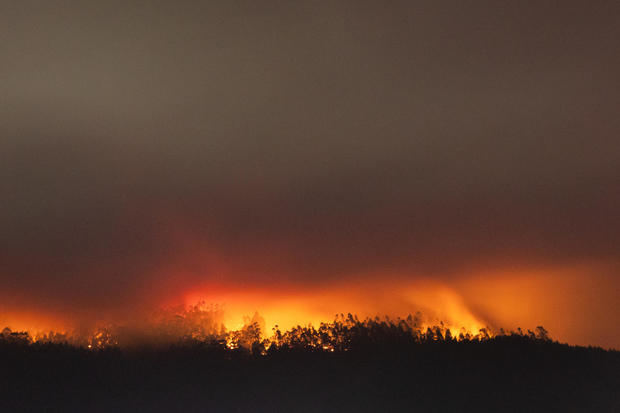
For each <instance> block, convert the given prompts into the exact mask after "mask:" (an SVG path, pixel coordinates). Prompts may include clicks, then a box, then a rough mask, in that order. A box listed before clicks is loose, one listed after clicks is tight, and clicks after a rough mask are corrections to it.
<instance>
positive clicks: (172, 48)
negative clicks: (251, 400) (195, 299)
mask: <svg viewBox="0 0 620 413" xmlns="http://www.w3.org/2000/svg"><path fill="white" fill-rule="evenodd" d="M128 3H130V4H128ZM619 13H620V8H619V7H618V4H617V3H615V2H598V3H597V4H596V5H592V4H589V5H587V4H585V3H583V2H564V3H563V4H561V5H557V4H552V3H551V2H539V3H537V4H536V5H524V4H520V3H514V4H501V3H498V2H491V1H489V2H476V3H475V4H473V3H469V4H460V3H459V2H453V4H447V3H444V4H441V5H440V4H437V2H390V3H382V2H326V3H321V2H288V1H283V2H277V1H274V2H245V1H238V2H224V1H223V2H140V1H137V2H114V1H108V2H92V3H91V2H77V1H75V2H73V1H63V2H28V1H23V2H18V3H12V4H8V3H7V4H5V5H3V6H1V9H0V27H1V29H0V33H1V35H2V39H3V40H2V42H1V44H0V53H1V55H2V64H1V65H0V79H1V80H0V96H1V98H0V116H1V119H0V122H1V123H0V196H1V201H2V202H1V203H0V228H1V229H2V230H1V232H0V282H1V283H2V286H3V287H2V290H1V292H2V295H3V296H4V299H5V303H10V304H5V305H13V306H15V305H34V303H37V305H40V306H43V307H44V308H49V309H51V308H56V309H62V310H63V311H69V310H73V311H78V310H79V311H99V310H103V309H108V308H113V307H115V306H119V305H121V306H127V305H129V303H137V302H141V301H144V300H145V298H144V297H145V292H148V293H146V295H147V296H148V295H149V294H151V295H152V296H157V297H159V296H161V295H165V291H166V288H167V287H169V286H170V285H171V283H172V284H174V283H178V284H182V283H191V282H199V281H202V280H204V279H210V278H217V277H222V275H221V274H222V271H220V270H221V268H223V267H225V268H228V271H226V272H225V274H226V275H225V277H227V278H226V279H227V280H228V281H230V282H238V283H249V284H251V283H261V284H263V283H274V285H276V284H277V283H281V282H283V281H285V282H289V283H293V284H295V283H298V284H302V285H307V284H313V283H323V282H327V281H332V280H340V279H342V278H346V277H353V278H354V277H356V276H358V275H359V274H367V273H375V274H376V272H377V271H379V270H381V269H386V270H390V271H393V272H400V273H402V274H405V275H406V274H426V275H429V274H430V275H433V276H435V277H445V276H448V275H449V276H455V275H458V273H459V272H460V271H462V270H463V269H464V268H472V267H476V268H480V267H484V266H485V265H486V264H485V263H489V265H491V264H492V265H498V266H509V267H514V266H525V267H526V266H528V265H534V266H535V265H553V264H554V263H560V264H561V265H570V263H571V262H575V263H583V262H589V261H596V262H601V261H602V262H607V263H616V264H617V263H618V259H619V256H618V251H617V246H618V245H620V235H619V234H620V219H619V218H618V217H619V215H618V213H617V211H618V207H620V191H619V188H620V175H619V174H618V167H619V166H620V139H618V136H619V133H620V118H619V117H618V116H617V114H618V111H619V109H620V104H619V102H620V100H619V94H618V90H619V86H620V85H619V82H618V75H617V74H618V73H620V57H619V56H620V55H619V54H618V49H617V39H618V38H620V26H619V25H618V23H617V22H618V16H619ZM172 267H174V268H181V269H183V270H184V271H185V273H186V275H183V276H181V275H174V276H175V277H178V278H177V279H174V280H172V281H170V280H168V278H170V277H173V274H167V273H166V272H165V271H164V270H162V269H164V268H172ZM181 272H183V271H181ZM187 274H191V275H187ZM220 281H221V280H220ZM162 285H163V286H166V287H162ZM149 297H150V296H149ZM149 299H150V298H149ZM6 300H8V301H6ZM147 301H148V300H147Z"/></svg>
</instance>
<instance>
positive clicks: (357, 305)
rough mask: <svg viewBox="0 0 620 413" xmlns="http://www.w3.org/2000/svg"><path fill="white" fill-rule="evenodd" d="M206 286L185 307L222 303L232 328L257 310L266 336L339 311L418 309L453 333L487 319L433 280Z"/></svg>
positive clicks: (366, 313) (427, 323)
mask: <svg viewBox="0 0 620 413" xmlns="http://www.w3.org/2000/svg"><path fill="white" fill-rule="evenodd" d="M213 291H215V292H212V291H210V289H209V287H208V286H206V287H203V289H202V290H201V291H196V290H193V291H191V292H189V293H187V294H186V295H185V297H184V300H183V303H184V304H185V305H186V306H192V305H196V304H197V303H200V302H204V303H214V302H215V303H220V304H222V306H223V307H224V308H225V311H224V318H223V320H222V321H223V324H224V325H225V326H226V328H227V329H229V330H238V329H240V328H242V327H243V326H244V325H245V324H246V323H247V320H244V317H246V318H247V315H249V314H254V313H258V314H260V315H261V316H262V318H264V320H265V326H264V329H265V331H263V333H264V334H265V335H266V336H268V335H270V334H271V331H272V330H274V329H275V328H279V329H282V330H288V329H291V328H293V327H295V326H298V325H299V326H308V325H311V326H314V327H318V326H319V325H320V324H321V323H322V322H331V321H333V320H334V316H335V315H338V314H349V313H352V314H356V315H357V316H359V317H360V318H366V317H371V318H372V317H375V316H390V317H394V318H395V317H398V316H407V315H408V314H415V313H417V312H420V313H422V314H423V315H424V319H423V320H422V322H423V327H424V328H426V327H432V326H436V325H440V324H441V325H442V326H443V327H444V329H445V330H447V329H450V330H451V332H452V333H453V334H455V333H456V334H458V333H459V332H467V333H470V334H472V335H475V334H477V333H478V331H479V330H480V329H482V328H485V327H487V323H486V322H485V321H484V320H482V319H481V318H479V317H477V316H476V315H475V314H474V313H473V312H472V311H471V310H470V309H469V308H468V307H467V305H466V304H465V301H464V299H463V298H462V297H461V296H460V295H459V294H458V293H457V292H456V291H455V290H454V289H451V288H449V287H447V286H445V285H442V284H439V283H435V282H431V281H423V282H421V281H417V282H411V283H408V284H404V285H399V286H389V285H388V286H386V285H380V284H377V283H369V284H367V285H358V286H356V287H351V286H348V285H330V286H329V287H323V288H316V289H306V290H304V291H302V292H296V293H291V292H287V291H284V292H280V291H270V290H264V289H255V290H250V289H245V290H243V291H241V292H237V291H234V290H230V291H222V289H221V287H218V288H214V289H213Z"/></svg>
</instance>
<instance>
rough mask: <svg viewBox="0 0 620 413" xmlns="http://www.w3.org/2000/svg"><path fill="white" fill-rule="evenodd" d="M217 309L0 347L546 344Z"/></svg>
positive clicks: (408, 324) (4, 340)
mask: <svg viewBox="0 0 620 413" xmlns="http://www.w3.org/2000/svg"><path fill="white" fill-rule="evenodd" d="M221 316H222V309H221V308H220V307H218V306H208V307H205V306H203V305H197V306H193V307H190V308H189V309H177V310H169V311H160V312H158V313H157V314H155V315H154V316H153V317H151V319H150V320H149V321H145V322H143V323H141V324H140V325H139V326H135V325H134V326H131V327H127V326H117V325H112V324H109V325H103V326H98V327H96V328H94V329H93V330H92V331H75V332H72V333H58V332H49V333H46V334H37V335H34V336H31V335H30V334H29V333H27V332H13V331H11V330H10V329H8V328H5V329H4V330H3V331H2V333H0V344H5V345H6V344H10V345H29V346H30V345H35V346H41V345H49V344H57V345H67V346H72V347H77V348H85V349H89V350H97V349H107V348H116V347H136V346H138V347H144V346H158V347H161V346H196V345H199V346H203V347H209V348H211V349H221V350H226V351H237V352H250V353H252V354H263V355H265V354H268V353H269V352H275V351H286V350H303V351H324V352H344V351H350V350H372V349H378V348H385V347H406V346H411V345H416V344H422V343H435V342H436V343H443V342H446V343H450V342H462V343H471V342H483V341H488V340H493V339H504V338H506V337H511V338H512V339H518V340H531V341H550V340H551V339H550V337H549V334H548V332H547V331H546V330H545V329H544V328H543V327H537V328H536V329H535V330H534V331H531V330H527V331H526V332H523V331H522V330H521V329H517V331H510V332H505V331H504V330H501V329H500V330H499V331H492V330H490V329H488V328H482V329H480V330H479V331H477V332H471V331H466V330H465V329H460V330H459V331H452V330H451V329H450V328H447V327H446V326H445V325H444V324H443V323H441V322H440V323H438V324H437V325H428V324H427V323H426V322H424V321H423V317H422V315H421V314H420V313H417V314H415V315H409V316H407V317H405V318H395V319H394V318H389V317H383V318H380V317H375V318H365V319H359V318H358V317H357V316H356V315H353V314H347V315H346V316H345V315H344V314H339V315H336V317H335V318H334V320H333V321H332V322H324V323H321V324H320V325H319V326H316V327H315V326H312V325H306V326H301V325H298V326H296V327H293V328H291V329H289V330H284V331H282V330H281V329H280V328H278V327H277V326H276V327H275V328H274V329H273V330H272V331H271V332H267V331H265V322H264V320H263V319H262V317H260V315H258V314H254V316H253V317H252V318H249V317H247V318H246V320H245V325H244V326H243V327H242V328H240V329H238V330H232V331H229V330H227V329H226V328H225V326H224V325H223V324H222V323H221V322H220V320H221V318H222V317H221Z"/></svg>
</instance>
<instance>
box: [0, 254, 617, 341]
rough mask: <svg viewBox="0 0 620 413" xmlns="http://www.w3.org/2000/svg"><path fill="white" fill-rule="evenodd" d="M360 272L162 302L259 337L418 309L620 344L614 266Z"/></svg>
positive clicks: (4, 315)
mask: <svg viewBox="0 0 620 413" xmlns="http://www.w3.org/2000/svg"><path fill="white" fill-rule="evenodd" d="M177 279H178V278H177ZM361 280H365V281H359V282H354V281H352V280H351V281H347V282H340V283H331V284H322V285H318V286H317V285H314V286H312V285H296V284H288V285H280V286H278V287H275V286H271V285H260V286H259V285H243V286H241V285H239V284H232V283H230V284H227V283H225V282H220V283H203V284H201V285H195V284H191V285H188V286H187V287H186V288H182V287H183V286H182V285H180V286H177V289H176V290H172V289H171V292H170V294H169V295H168V296H167V297H166V298H165V300H162V301H161V302H160V306H162V307H164V308H165V307H171V306H175V305H184V306H190V305H195V304H197V303H199V302H205V303H206V304H219V305H222V306H223V309H224V311H223V320H222V322H223V324H224V325H225V327H226V328H227V329H228V330H238V329H240V328H242V327H243V326H244V325H245V324H246V323H247V318H248V317H252V315H253V314H255V313H256V312H258V314H259V315H260V316H261V317H262V318H264V320H265V326H264V327H265V331H263V335H265V336H270V335H271V333H272V329H273V328H274V327H275V326H276V325H277V326H279V328H280V329H281V330H288V329H290V328H291V327H294V326H297V325H302V326H304V325H308V324H312V325H313V326H315V327H318V326H319V325H320V323H321V322H330V321H333V320H334V317H335V315H336V314H341V313H343V314H345V315H346V314H348V313H353V314H356V315H357V316H358V317H359V318H360V319H363V318H366V317H375V316H380V317H383V316H385V315H387V316H390V317H392V318H395V317H406V316H407V315H408V314H415V313H416V312H418V311H419V312H421V313H422V315H423V319H422V321H423V325H425V326H426V325H438V324H439V323H440V322H443V326H444V327H445V328H449V329H450V330H451V332H452V334H453V335H454V336H456V335H458V333H459V332H461V331H462V329H464V330H465V331H467V332H470V333H473V334H476V333H477V332H478V331H479V329H481V328H485V327H490V328H491V331H493V330H494V329H499V328H500V327H501V328H504V329H505V330H507V331H509V330H514V329H516V328H517V327H521V328H523V329H524V330H527V329H532V330H533V329H535V327H536V326H539V325H542V326H544V327H545V328H546V329H547V330H548V331H549V333H550V335H551V337H552V338H553V339H556V340H559V341H561V342H568V343H570V344H580V345H600V346H603V347H606V348H618V347H620V336H619V333H618V332H617V331H616V330H614V328H613V327H612V326H613V325H617V323H618V322H620V319H619V317H620V316H619V315H618V313H617V307H616V305H617V304H619V303H618V297H619V296H618V294H617V289H616V288H615V287H614V282H613V269H605V268H602V267H595V266H588V267H583V268H572V269H561V268H555V269H537V270H513V271H506V270H503V271H495V272H474V273H471V274H467V275H461V276H459V277H456V278H453V279H450V278H448V277H444V278H443V281H437V280H431V279H428V278H427V279H420V278H417V279H414V280H411V279H410V280H407V277H405V276H402V275H398V274H384V275H375V274H371V275H368V276H365V277H362V278H361ZM586 309H587V310H586ZM127 311H128V312H130V310H127ZM147 312H148V311H147ZM0 314H1V318H0V324H1V325H2V327H4V326H9V327H10V328H12V329H13V330H22V331H28V332H29V333H31V335H33V336H36V335H37V334H40V333H41V332H49V331H50V330H55V331H60V332H63V331H77V330H79V329H82V330H81V331H84V330H88V328H89V326H93V325H95V324H96V323H97V322H99V321H106V322H118V323H121V324H122V323H124V322H126V321H127V320H134V321H135V320H139V319H140V316H139V315H136V314H126V316H125V317H123V318H118V317H115V316H114V317H111V318H108V319H107V320H93V319H89V321H84V320H77V321H76V320H75V319H72V318H71V317H68V316H67V317H63V316H62V315H50V314H49V313H48V312H46V313H43V312H36V311H34V310H33V311H30V312H25V311H23V312H17V311H7V310H4V311H2V312H1V313H0ZM89 323H90V324H89ZM95 344H96V343H95Z"/></svg>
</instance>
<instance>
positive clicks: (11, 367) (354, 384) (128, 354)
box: [0, 336, 620, 412]
mask: <svg viewBox="0 0 620 413" xmlns="http://www.w3.org/2000/svg"><path fill="white" fill-rule="evenodd" d="M0 347H1V348H0V364H1V373H0V374H1V379H0V389H1V395H0V396H1V397H0V411H3V412H12V411H54V412H65V411H76V412H91V411H92V412H99V411H110V412H117V411H131V412H173V411H180V412H219V411H238V412H306V411H312V412H314V411H316V412H360V411H373V412H389V411H396V412H400V411H407V412H409V411H423V412H424V411H429V412H430V411H439V412H441V411H454V412H460V411H513V412H530V411H562V412H581V411H583V412H614V411H615V412H617V411H620V353H619V352H614V351H604V350H601V349H597V348H583V347H570V346H567V345H562V344H558V343H554V342H552V341H550V340H541V339H536V338H531V337H527V336H501V337H496V338H491V339H487V340H484V341H475V340H470V341H468V340H465V341H461V342H457V341H454V340H426V341H417V342H415V343H399V342H394V343H375V344H374V345H370V346H361V348H350V349H347V350H346V351H344V350H334V351H331V350H330V351H323V350H312V349H311V348H307V347H306V348H301V347H297V348H295V347H291V346H280V347H278V348H275V347H274V348H272V349H271V350H269V351H267V352H266V354H264V353H265V352H264V351H263V354H254V355H252V353H251V352H250V351H245V350H230V349H227V348H226V347H224V346H218V345H213V344H206V343H204V342H202V343H201V342H195V343H186V344H184V345H179V346H173V347H167V348H166V349H158V350H154V349H150V350H149V349H134V350H131V351H121V350H118V349H114V348H106V349H101V350H92V349H91V350H89V349H87V348H78V347H75V346H70V345H62V344H49V343H48V344H39V343H34V344H32V343H30V344H27V345H26V344H23V343H15V342H13V343H9V342H4V343H2V344H1V346H0Z"/></svg>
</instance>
